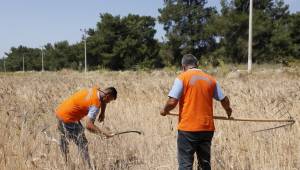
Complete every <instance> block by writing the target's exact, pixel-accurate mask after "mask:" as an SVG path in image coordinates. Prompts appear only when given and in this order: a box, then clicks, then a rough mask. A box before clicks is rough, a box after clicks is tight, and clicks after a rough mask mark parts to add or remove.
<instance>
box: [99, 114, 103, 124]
mask: <svg viewBox="0 0 300 170" xmlns="http://www.w3.org/2000/svg"><path fill="white" fill-rule="evenodd" d="M104 118H105V114H100V115H99V118H98V122H100V123H101V122H103V121H104Z"/></svg>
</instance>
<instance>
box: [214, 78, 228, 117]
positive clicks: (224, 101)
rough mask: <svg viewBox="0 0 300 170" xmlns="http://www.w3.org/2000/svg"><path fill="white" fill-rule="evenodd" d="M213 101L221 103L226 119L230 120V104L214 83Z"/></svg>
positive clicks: (218, 86)
mask: <svg viewBox="0 0 300 170" xmlns="http://www.w3.org/2000/svg"><path fill="white" fill-rule="evenodd" d="M214 99H216V100H218V101H220V102H221V104H222V106H223V108H224V110H225V111H226V113H227V116H228V118H230V116H231V113H232V109H231V107H230V102H229V99H228V97H227V96H224V95H223V92H222V89H221V87H220V85H219V84H218V83H216V86H215V89H214Z"/></svg>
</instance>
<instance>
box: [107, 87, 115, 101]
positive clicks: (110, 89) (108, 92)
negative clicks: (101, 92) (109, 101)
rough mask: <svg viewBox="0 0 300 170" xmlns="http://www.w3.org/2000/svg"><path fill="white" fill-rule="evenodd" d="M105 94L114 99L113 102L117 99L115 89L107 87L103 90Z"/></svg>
mask: <svg viewBox="0 0 300 170" xmlns="http://www.w3.org/2000/svg"><path fill="white" fill-rule="evenodd" d="M105 92H106V94H109V95H111V96H112V97H113V98H114V100H116V99H117V95H118V92H117V90H116V88H114V87H108V88H106V89H105Z"/></svg>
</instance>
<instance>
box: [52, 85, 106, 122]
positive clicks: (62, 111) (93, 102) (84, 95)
mask: <svg viewBox="0 0 300 170" xmlns="http://www.w3.org/2000/svg"><path fill="white" fill-rule="evenodd" d="M98 89H99V88H98V87H93V88H90V89H82V90H80V91H78V92H76V93H75V94H73V95H72V96H71V97H69V98H68V99H66V100H65V101H64V102H62V103H61V104H60V105H59V106H58V108H57V109H56V112H55V113H56V116H57V118H58V119H60V120H61V121H63V122H65V123H73V122H78V121H80V120H81V119H82V118H83V117H84V116H86V115H87V114H88V108H89V107H90V106H96V107H98V108H100V104H101V102H100V99H99V97H98Z"/></svg>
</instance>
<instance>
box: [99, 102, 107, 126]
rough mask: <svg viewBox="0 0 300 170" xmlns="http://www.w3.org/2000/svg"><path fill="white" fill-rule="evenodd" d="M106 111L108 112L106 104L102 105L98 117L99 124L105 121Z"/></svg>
mask: <svg viewBox="0 0 300 170" xmlns="http://www.w3.org/2000/svg"><path fill="white" fill-rule="evenodd" d="M105 110H106V104H105V103H101V112H100V115H99V117H98V121H99V122H103V121H104V118H105Z"/></svg>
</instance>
